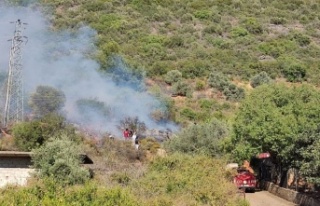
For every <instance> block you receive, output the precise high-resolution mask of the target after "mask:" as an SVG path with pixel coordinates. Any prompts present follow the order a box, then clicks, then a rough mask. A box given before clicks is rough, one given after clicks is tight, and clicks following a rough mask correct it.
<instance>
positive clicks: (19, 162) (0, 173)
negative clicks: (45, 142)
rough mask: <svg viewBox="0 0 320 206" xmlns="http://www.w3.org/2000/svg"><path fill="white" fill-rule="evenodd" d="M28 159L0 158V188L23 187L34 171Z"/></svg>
mask: <svg viewBox="0 0 320 206" xmlns="http://www.w3.org/2000/svg"><path fill="white" fill-rule="evenodd" d="M30 166H31V158H30V157H0V187H4V186H6V185H8V184H10V185H25V184H26V183H27V180H28V178H30V177H31V173H32V172H33V171H34V169H31V168H30Z"/></svg>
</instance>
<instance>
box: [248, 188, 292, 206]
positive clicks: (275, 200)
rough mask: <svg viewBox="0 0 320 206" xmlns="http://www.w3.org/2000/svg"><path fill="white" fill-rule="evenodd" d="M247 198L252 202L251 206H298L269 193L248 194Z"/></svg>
mask: <svg viewBox="0 0 320 206" xmlns="http://www.w3.org/2000/svg"><path fill="white" fill-rule="evenodd" d="M245 198H246V199H247V200H248V201H249V202H250V206H297V205H296V204H294V203H292V202H288V201H287V200H284V199H282V198H280V197H277V196H275V195H273V194H271V193H269V192H267V191H257V192H255V193H246V196H245Z"/></svg>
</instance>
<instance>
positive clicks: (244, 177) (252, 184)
mask: <svg viewBox="0 0 320 206" xmlns="http://www.w3.org/2000/svg"><path fill="white" fill-rule="evenodd" d="M237 172H238V174H237V175H236V176H235V177H234V179H233V181H234V183H235V184H236V185H237V187H238V188H239V189H243V190H245V191H250V192H255V189H256V184H257V179H256V176H255V175H254V174H253V173H251V172H250V171H249V170H248V169H246V168H238V169H237Z"/></svg>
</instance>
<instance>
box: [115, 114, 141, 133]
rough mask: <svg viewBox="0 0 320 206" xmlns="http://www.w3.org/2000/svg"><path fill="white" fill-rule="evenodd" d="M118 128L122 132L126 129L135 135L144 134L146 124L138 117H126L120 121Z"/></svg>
mask: <svg viewBox="0 0 320 206" xmlns="http://www.w3.org/2000/svg"><path fill="white" fill-rule="evenodd" d="M118 128H119V129H120V130H122V131H124V130H125V129H126V128H128V129H129V130H132V131H134V132H137V133H144V132H145V131H146V130H147V127H146V124H145V123H144V122H142V121H140V120H139V118H138V117H126V118H124V119H123V120H121V121H120V125H118Z"/></svg>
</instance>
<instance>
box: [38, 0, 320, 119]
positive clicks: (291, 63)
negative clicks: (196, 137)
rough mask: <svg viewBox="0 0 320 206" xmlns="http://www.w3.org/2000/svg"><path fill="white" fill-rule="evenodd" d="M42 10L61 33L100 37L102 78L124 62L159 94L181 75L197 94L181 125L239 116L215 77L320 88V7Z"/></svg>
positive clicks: (180, 115)
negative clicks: (215, 87) (214, 87)
mask: <svg viewBox="0 0 320 206" xmlns="http://www.w3.org/2000/svg"><path fill="white" fill-rule="evenodd" d="M41 2H42V3H43V4H44V5H49V8H50V9H49V11H53V17H52V22H53V25H54V28H55V29H72V28H78V27H80V26H81V25H83V24H85V25H90V26H91V27H92V28H93V29H95V30H96V31H97V42H96V45H97V46H98V49H99V51H98V53H97V56H96V58H97V59H98V60H99V62H100V63H101V65H102V66H101V68H102V69H103V70H108V63H107V62H108V57H110V56H111V55H115V54H116V55H120V56H122V57H123V58H124V59H125V61H126V62H127V63H128V64H129V65H130V66H131V68H135V69H138V70H141V69H142V70H143V71H145V72H146V74H147V77H148V78H150V79H152V80H156V83H155V85H156V86H155V87H159V86H160V90H161V89H162V87H161V85H162V84H161V83H158V82H159V81H160V82H163V81H164V78H165V75H166V74H167V72H169V71H172V70H178V71H180V72H181V73H182V77H183V81H185V82H187V84H189V85H191V88H190V89H191V90H192V91H196V92H194V93H193V94H192V95H191V96H193V98H188V99H185V100H183V101H181V100H180V99H178V100H176V99H175V102H176V107H175V109H173V111H175V115H174V118H175V121H177V122H180V123H186V121H205V120H206V119H208V118H210V116H216V117H219V116H221V111H223V113H222V116H224V115H227V114H228V113H230V112H228V111H225V110H230V109H228V108H231V111H234V110H233V109H232V108H233V107H234V104H233V103H231V104H230V102H224V101H222V102H221V101H220V100H219V98H216V97H220V99H221V98H222V99H223V95H222V97H221V94H219V92H216V91H213V92H212V91H211V90H208V89H209V87H210V86H209V85H208V83H207V79H208V76H209V74H210V73H211V72H212V71H214V72H217V71H218V72H222V73H223V75H224V76H225V77H226V78H227V79H229V80H231V81H234V80H235V81H237V82H239V81H240V82H244V84H247V83H248V81H249V80H250V79H251V78H252V77H253V76H254V75H256V74H258V73H260V72H262V71H265V72H266V73H267V74H268V75H269V76H270V77H271V78H273V79H276V78H285V79H287V81H290V82H300V81H307V82H309V83H311V84H314V85H318V84H319V80H318V79H319V73H318V72H317V71H318V69H319V67H318V65H319V60H318V54H319V51H320V47H319V45H318V44H319V41H320V39H319V35H320V31H319V29H318V25H319V18H318V16H319V15H318V13H319V11H320V8H319V6H318V5H317V2H316V1H312V0H295V1H290V2H287V1H280V2H279V1H275V0H274V1H273V0H259V1H256V0H249V1H239V0H228V1H221V0H194V1H185V0H173V1H149V0H132V1H116V0H114V1H113V0H93V1H90V2H88V1H85V0H72V1H67V0H66V1H60V0H41ZM240 85H243V84H242V83H241V84H240ZM156 89H157V88H156ZM169 89H170V88H169ZM197 90H198V91H197ZM162 91H163V90H162ZM163 92H164V91H163ZM170 92H171V93H172V88H171V90H170V91H169V93H170ZM189 97H190V95H189ZM211 97H215V98H214V99H212V98H211ZM198 100H200V101H198ZM216 100H217V101H218V102H219V104H218V105H217V102H216ZM207 102H209V103H207ZM203 104H206V105H207V104H210V105H211V106H209V107H210V108H207V106H203ZM225 108H227V109H225Z"/></svg>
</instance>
